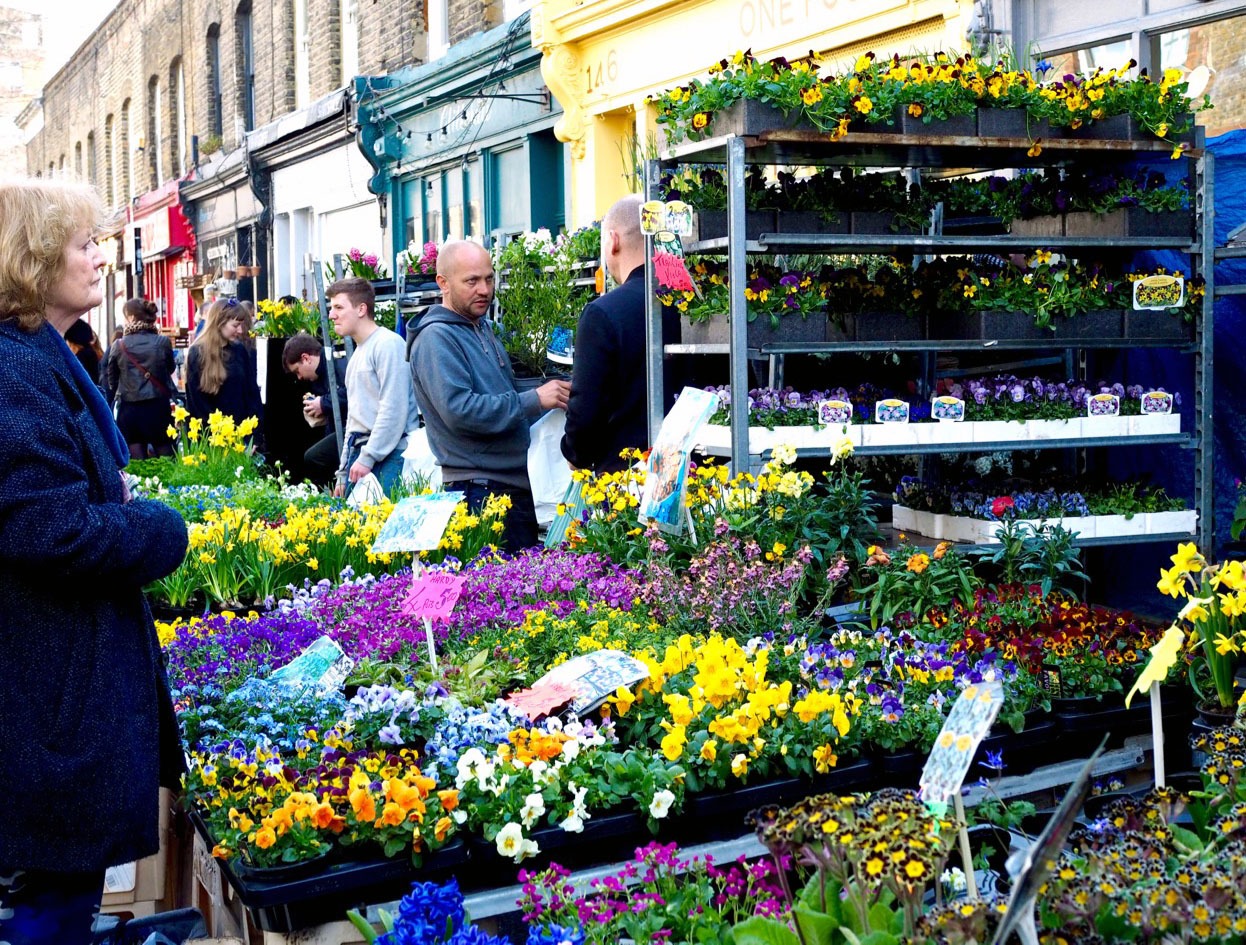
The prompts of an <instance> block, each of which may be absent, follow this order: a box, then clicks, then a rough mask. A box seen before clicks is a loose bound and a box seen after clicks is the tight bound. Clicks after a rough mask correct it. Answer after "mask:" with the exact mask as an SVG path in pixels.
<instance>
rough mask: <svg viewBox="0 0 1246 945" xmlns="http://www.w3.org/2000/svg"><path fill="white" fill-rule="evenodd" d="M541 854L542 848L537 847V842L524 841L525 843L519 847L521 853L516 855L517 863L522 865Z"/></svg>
mask: <svg viewBox="0 0 1246 945" xmlns="http://www.w3.org/2000/svg"><path fill="white" fill-rule="evenodd" d="M540 852H541V848H540V847H539V846H537V842H536V841H535V840H524V842H523V843H521V844H520V845H519V852H518V853H517V854H515V862H516V863H522V862H523V861H524V860H526V859H527V858H528V857H530V856H536V855H537V854H538V853H540Z"/></svg>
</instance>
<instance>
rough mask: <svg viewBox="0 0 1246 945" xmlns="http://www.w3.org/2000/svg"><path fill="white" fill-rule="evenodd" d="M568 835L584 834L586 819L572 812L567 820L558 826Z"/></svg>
mask: <svg viewBox="0 0 1246 945" xmlns="http://www.w3.org/2000/svg"><path fill="white" fill-rule="evenodd" d="M558 826H559V827H561V828H562V829H563V830H565V831H567V833H582V832H583V830H584V819H583V818H582V817H580V816H579V815H577V814H576V813H575V812H574V811H572V812H571V813H570V814H569V815H568V816H567V819H566V820H564V821H563V822H562V823H561V824H559V825H558Z"/></svg>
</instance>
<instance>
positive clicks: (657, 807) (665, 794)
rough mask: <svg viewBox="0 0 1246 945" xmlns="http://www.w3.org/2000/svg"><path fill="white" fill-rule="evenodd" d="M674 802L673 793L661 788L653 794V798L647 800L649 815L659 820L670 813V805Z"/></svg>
mask: <svg viewBox="0 0 1246 945" xmlns="http://www.w3.org/2000/svg"><path fill="white" fill-rule="evenodd" d="M674 803H675V795H674V794H672V793H671V792H670V791H668V790H666V788H663V789H662V790H660V791H658V792H657V793H656V794H654V795H653V800H652V801H650V802H649V816H650V817H652V818H654V819H655V820H661V819H662V818H663V817H665V816H666V815H667V814H668V813H670V810H671V805H672V804H674Z"/></svg>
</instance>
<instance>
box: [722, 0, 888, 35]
mask: <svg viewBox="0 0 1246 945" xmlns="http://www.w3.org/2000/svg"><path fill="white" fill-rule="evenodd" d="M895 6H897V4H896V3H895V0H739V11H738V13H737V15H736V23H737V25H738V26H739V27H740V36H741V37H742V38H743V39H746V40H753V39H761V40H766V41H770V40H774V41H775V42H787V41H791V40H792V39H794V38H795V37H794V36H789V35H788V34H789V33H790V32H791V29H792V27H794V26H798V27H800V29H801V30H803V31H805V32H810V31H812V32H817V31H820V30H828V29H830V28H832V27H833V26H842V25H843V24H844V22H845V20H846V19H847V20H851V19H861V18H863V17H867V16H877V15H878V14H880V13H883V12H884V11H886V10H887V9H889V8H891V7H895ZM831 14H835V15H836V16H837V17H839V19H838V20H837V21H835V22H832V21H831V20H830V19H828V17H829V16H830V15H831ZM776 33H778V34H780V35H778V36H776V35H774V34H776Z"/></svg>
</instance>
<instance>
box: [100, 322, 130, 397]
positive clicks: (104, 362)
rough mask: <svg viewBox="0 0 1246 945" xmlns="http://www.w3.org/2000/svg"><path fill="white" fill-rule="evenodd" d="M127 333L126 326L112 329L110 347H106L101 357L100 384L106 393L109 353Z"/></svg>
mask: <svg viewBox="0 0 1246 945" xmlns="http://www.w3.org/2000/svg"><path fill="white" fill-rule="evenodd" d="M124 334H125V326H123V325H118V326H117V327H116V328H114V329H113V330H112V338H110V339H109V340H108V347H107V348H105V349H104V354H103V356H102V357H101V358H100V386H101V387H103V388H104V391H105V393H107V391H108V384H107V376H106V375H107V371H108V355H109V354H110V353H111V352H112V346H113V345H115V344H116V343H117V342H118V341H120V340H121V337H122V335H124Z"/></svg>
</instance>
